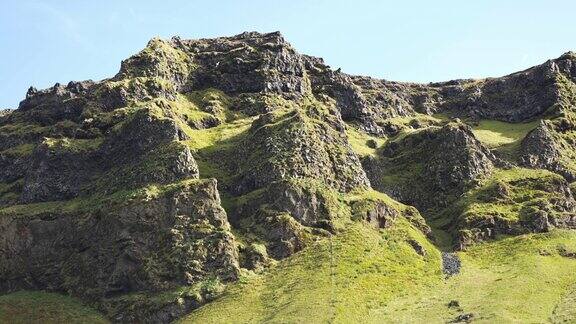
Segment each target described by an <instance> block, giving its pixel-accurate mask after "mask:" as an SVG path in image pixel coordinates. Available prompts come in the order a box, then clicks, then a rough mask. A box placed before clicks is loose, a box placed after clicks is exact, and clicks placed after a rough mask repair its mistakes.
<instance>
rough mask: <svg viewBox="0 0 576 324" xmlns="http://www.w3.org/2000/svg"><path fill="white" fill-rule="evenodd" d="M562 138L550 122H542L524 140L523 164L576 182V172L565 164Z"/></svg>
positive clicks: (522, 147) (522, 150)
mask: <svg viewBox="0 0 576 324" xmlns="http://www.w3.org/2000/svg"><path fill="white" fill-rule="evenodd" d="M562 142H563V141H562V138H561V136H560V135H559V134H557V132H556V131H555V130H554V128H553V126H552V125H551V124H550V123H549V122H548V123H547V122H541V123H540V125H539V126H538V127H536V128H535V129H534V130H532V131H531V132H530V133H529V134H528V135H526V137H525V138H524V139H523V140H522V146H521V163H522V164H523V165H525V166H527V167H531V168H542V169H547V170H550V171H552V172H556V173H558V174H560V175H562V176H564V177H565V178H566V179H567V180H568V181H574V180H576V171H575V170H571V169H570V168H568V167H567V166H566V165H565V164H564V163H563V161H562V160H563V159H566V158H568V157H564V156H563V154H562V149H561V148H560V147H559V146H560V145H561V144H560V143H562Z"/></svg>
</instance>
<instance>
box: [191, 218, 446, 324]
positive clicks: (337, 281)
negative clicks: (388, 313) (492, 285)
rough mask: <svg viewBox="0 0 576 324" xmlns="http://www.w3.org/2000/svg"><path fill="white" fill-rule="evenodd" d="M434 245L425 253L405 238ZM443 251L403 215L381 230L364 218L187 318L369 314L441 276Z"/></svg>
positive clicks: (319, 318) (321, 319) (289, 319)
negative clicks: (429, 241) (416, 250)
mask: <svg viewBox="0 0 576 324" xmlns="http://www.w3.org/2000/svg"><path fill="white" fill-rule="evenodd" d="M409 238H411V239H414V240H416V241H418V242H420V244H422V245H423V246H424V248H425V249H426V251H427V252H428V254H427V256H425V257H422V256H420V255H418V254H416V252H415V251H414V249H413V248H412V247H411V246H410V245H409V244H408V243H407V242H406V240H407V239H409ZM439 259H440V256H439V252H438V251H437V250H436V249H435V248H434V247H433V246H432V245H431V244H430V243H428V241H426V239H425V238H424V237H423V235H422V234H421V233H420V232H419V231H417V230H416V229H414V228H413V227H412V226H411V225H409V224H408V222H407V221H406V220H404V219H400V220H399V221H398V222H397V223H396V224H395V226H394V227H393V228H391V229H389V230H386V231H383V232H379V231H376V230H374V229H371V228H368V227H367V226H365V225H362V224H361V223H354V224H350V225H349V226H348V229H347V230H346V231H344V232H343V233H341V234H339V235H336V236H333V237H332V238H331V239H330V238H326V239H323V240H321V241H318V242H317V243H315V244H313V245H311V246H309V247H308V248H306V249H305V250H303V251H302V252H300V253H298V254H296V255H294V256H293V257H291V258H289V259H287V260H284V261H281V262H280V263H279V264H278V265H277V266H275V267H274V268H272V269H271V270H270V271H269V272H268V273H266V274H263V275H251V276H247V277H244V278H243V279H242V280H241V281H240V282H239V283H237V284H234V285H232V286H231V287H230V288H228V290H227V291H226V292H225V293H224V295H223V297H221V298H220V299H217V300H216V301H214V302H212V303H210V304H208V305H206V306H204V307H202V308H200V309H198V310H196V311H195V312H193V313H192V314H191V315H190V316H188V317H186V318H184V319H183V321H182V322H184V323H254V322H273V323H301V322H306V323H325V322H346V323H350V322H362V321H363V320H364V319H366V318H367V316H368V315H369V314H370V312H371V310H374V309H378V308H380V307H382V305H383V304H385V303H387V302H389V301H391V300H393V299H395V298H400V297H401V296H406V295H409V294H413V293H415V292H416V291H418V290H419V289H422V287H424V286H426V285H431V284H437V283H439V282H440V281H441V274H440V260H439Z"/></svg>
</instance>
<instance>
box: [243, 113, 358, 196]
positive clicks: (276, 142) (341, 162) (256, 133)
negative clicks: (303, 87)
mask: <svg viewBox="0 0 576 324" xmlns="http://www.w3.org/2000/svg"><path fill="white" fill-rule="evenodd" d="M323 117H325V118H333V117H330V116H323ZM321 118H322V117H321ZM343 128H344V126H343V125H342V123H341V121H339V120H338V119H337V118H334V119H329V120H325V121H323V122H318V121H315V120H312V119H311V118H310V116H308V115H306V114H305V113H303V112H301V111H298V110H293V111H291V112H289V113H287V114H284V115H280V116H277V115H275V114H274V113H268V114H263V115H261V116H260V117H259V118H258V119H257V120H256V121H254V123H253V125H252V127H251V129H250V134H249V136H248V137H247V138H246V140H245V141H244V143H243V145H242V146H241V147H242V150H241V151H240V152H238V155H239V156H240V157H241V159H239V161H241V162H242V163H241V164H240V165H238V166H236V168H237V170H238V174H239V175H238V178H239V182H238V184H237V186H236V188H235V189H234V190H235V191H236V192H237V193H246V192H249V191H253V190H255V189H258V188H262V187H264V186H266V185H267V184H269V183H271V182H274V181H280V180H284V179H291V178H294V179H318V180H319V181H321V182H323V183H324V184H325V185H327V186H329V187H331V188H334V189H336V190H340V191H345V192H346V191H350V190H351V189H353V188H359V187H364V188H367V187H368V186H369V181H368V179H367V178H366V175H365V173H364V171H363V170H362V166H361V164H360V161H359V160H358V157H357V156H356V155H355V154H354V152H353V151H352V148H351V147H350V145H349V144H348V142H347V138H346V136H345V134H344V133H343ZM256 153H257V154H256Z"/></svg>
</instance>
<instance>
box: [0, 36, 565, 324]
mask: <svg viewBox="0 0 576 324" xmlns="http://www.w3.org/2000/svg"><path fill="white" fill-rule="evenodd" d="M575 160H576V54H574V53H573V52H568V53H566V54H564V55H562V56H560V57H559V58H557V59H554V60H550V61H547V62H545V63H543V64H542V65H539V66H535V67H533V68H530V69H527V70H525V71H521V72H517V73H513V74H510V75H507V76H504V77H499V78H487V79H481V80H454V81H448V82H440V83H429V84H416V83H400V82H393V81H386V80H379V79H374V78H370V77H364V76H353V75H348V74H345V73H343V72H341V71H340V70H339V69H338V70H334V69H332V68H330V67H329V66H328V65H326V64H325V63H324V62H323V60H322V59H320V58H316V57H312V56H307V55H303V54H299V53H298V52H297V51H296V50H295V49H294V48H293V47H292V46H291V45H290V44H289V43H288V42H286V41H285V40H284V38H283V37H282V35H281V34H280V33H279V32H274V33H268V34H261V33H256V32H247V33H242V34H240V35H236V36H232V37H219V38H213V39H198V40H183V39H180V38H178V37H173V38H172V39H170V40H162V39H158V38H154V39H152V40H150V42H149V43H148V44H147V46H146V47H145V48H144V49H143V50H142V51H141V52H139V53H138V54H136V55H134V56H132V57H130V58H128V59H126V60H124V61H123V62H122V64H121V68H120V71H119V72H118V74H116V75H115V76H114V77H112V78H110V79H105V80H102V81H99V82H94V81H91V80H88V81H81V82H70V83H68V84H67V85H61V84H55V85H54V86H53V87H51V88H48V89H44V90H37V89H35V88H30V89H29V90H28V92H27V94H26V98H25V99H24V100H23V101H22V102H21V103H20V105H19V107H18V109H16V110H14V111H3V112H0V234H1V235H0V237H1V238H0V260H1V262H0V293H2V294H4V295H3V296H0V321H1V320H2V319H4V318H3V317H2V316H3V315H2V314H3V312H5V313H6V314H8V312H10V314H13V316H17V315H18V314H27V313H26V312H29V310H26V309H25V308H26V307H22V308H18V307H17V306H14V305H25V303H26V302H27V300H26V298H30V297H29V294H31V295H32V296H34V298H35V300H36V301H37V300H44V298H45V299H46V303H50V302H51V300H52V299H51V298H54V297H53V296H54V295H53V294H52V293H54V292H55V293H60V294H65V295H68V296H72V297H74V298H77V299H79V300H80V301H81V302H82V303H84V304H86V305H88V306H91V307H92V308H94V309H96V310H97V311H98V312H99V313H89V314H90V316H93V317H90V319H88V318H75V319H76V320H80V321H104V322H105V321H108V320H110V321H115V322H170V321H174V320H176V319H178V318H181V317H184V316H186V317H185V319H184V320H185V321H191V322H358V321H362V322H364V321H374V322H388V321H401V322H402V321H416V322H417V321H421V320H424V319H431V318H433V319H434V320H437V321H444V322H446V321H453V322H467V321H470V320H473V319H480V320H487V321H497V322H498V321H504V322H506V321H532V322H534V321H536V322H538V321H546V320H550V319H552V320H553V321H561V320H576V314H574V312H573V311H572V310H571V309H572V307H571V306H570V305H571V302H570V300H573V298H575V297H574V296H576V289H575V288H574V287H576V274H574V271H572V270H573V269H574V266H576V257H575V255H576V232H575V231H573V230H574V229H576V200H575V199H574V196H573V190H574V188H576V187H575V186H574V183H575V181H576V163H574V161H575ZM570 269H572V270H570ZM544 277H547V278H544ZM518 286H521V287H518ZM37 290H41V291H45V292H44V293H37V292H32V291H37ZM15 291H20V292H15ZM23 291H24V292H23ZM539 294H540V295H541V297H542V298H541V299H538V295H539ZM50 296H51V297H50ZM430 296H439V297H438V298H430ZM62 298H64V297H62ZM495 299H498V300H495ZM502 300H506V301H507V303H508V304H502V303H500V302H501V301H502ZM530 302H533V303H534V304H538V309H533V310H529V311H528V310H526V309H524V306H525V305H524V303H530ZM68 303H72V301H68ZM74 303H76V301H74ZM6 305H8V306H6ZM10 305H12V306H10ZM74 305H76V304H74ZM78 305H80V304H78ZM201 306H202V307H201ZM10 307H12V308H10ZM14 307H16V309H14ZM78 307H81V306H78ZM91 312H92V311H91ZM189 313H190V314H189ZM87 314H88V313H87ZM187 314H189V315H187ZM68 315H69V316H72V315H70V314H63V315H62V316H68ZM74 316H76V315H74ZM86 316H88V315H86ZM573 316H574V317H573ZM73 319H74V318H73V317H62V320H63V321H67V320H73Z"/></svg>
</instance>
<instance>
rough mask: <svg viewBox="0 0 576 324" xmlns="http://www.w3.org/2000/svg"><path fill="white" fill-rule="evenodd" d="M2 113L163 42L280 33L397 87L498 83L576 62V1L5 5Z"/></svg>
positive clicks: (0, 23)
mask: <svg viewBox="0 0 576 324" xmlns="http://www.w3.org/2000/svg"><path fill="white" fill-rule="evenodd" d="M0 6H1V7H0V8H1V10H0V108H16V107H17V105H18V102H19V101H20V100H22V98H23V97H24V95H25V92H26V89H27V88H28V87H29V86H31V85H33V86H35V87H37V88H45V87H48V86H51V85H53V84H54V83H55V82H60V83H66V82H68V81H70V80H84V79H93V80H99V79H102V78H106V77H109V76H112V75H114V74H115V73H116V72H117V71H118V69H119V67H120V61H121V60H122V59H124V58H127V57H129V56H130V55H131V54H133V53H135V52H137V51H139V50H140V49H141V48H143V47H144V46H145V45H146V42H147V41H148V39H150V38H152V37H154V36H160V37H163V38H169V37H171V36H173V35H180V36H181V37H183V38H201V37H214V36H224V35H234V34H238V33H241V32H243V31H251V30H256V31H261V32H268V31H275V30H280V31H281V32H282V33H283V34H284V37H285V38H286V39H287V40H288V41H289V42H291V43H292V45H293V46H294V47H295V48H296V49H297V50H298V51H299V52H301V53H306V54H310V55H315V56H321V57H323V58H324V59H325V61H326V62H327V63H328V64H329V65H331V66H332V67H334V68H338V67H340V68H342V70H343V71H344V72H347V73H352V74H363V75H370V76H374V77H379V78H385V79H389V80H398V81H417V82H429V81H443V80H449V79H454V78H468V77H488V76H500V75H504V74H508V73H511V72H514V71H517V70H521V69H524V68H527V67H530V66H532V65H536V64H540V63H542V62H544V61H545V60H547V59H549V58H554V57H558V56H560V55H561V54H562V53H564V52H566V51H568V50H576V19H575V18H574V13H576V1H573V0H572V1H570V0H566V1H554V0H548V1H531V0H524V1H519V0H518V1H516V0H512V1H504V0H500V1H493V0H484V1H480V0H478V1H468V0H459V1H440V0H439V1H409V0H404V1H399V0H397V1H360V0H356V1H327V0H311V1H299V0H292V1H276V0H266V1H250V0H245V1H231V0H230V1H226V0H223V1H216V0H212V1H206V0H203V1H170V0H164V1H118V0H117V1H72V0H70V1H59V0H53V1H48V0H44V1H32V0H30V1H27V0H20V1H8V0H2V2H1V3H0Z"/></svg>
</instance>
